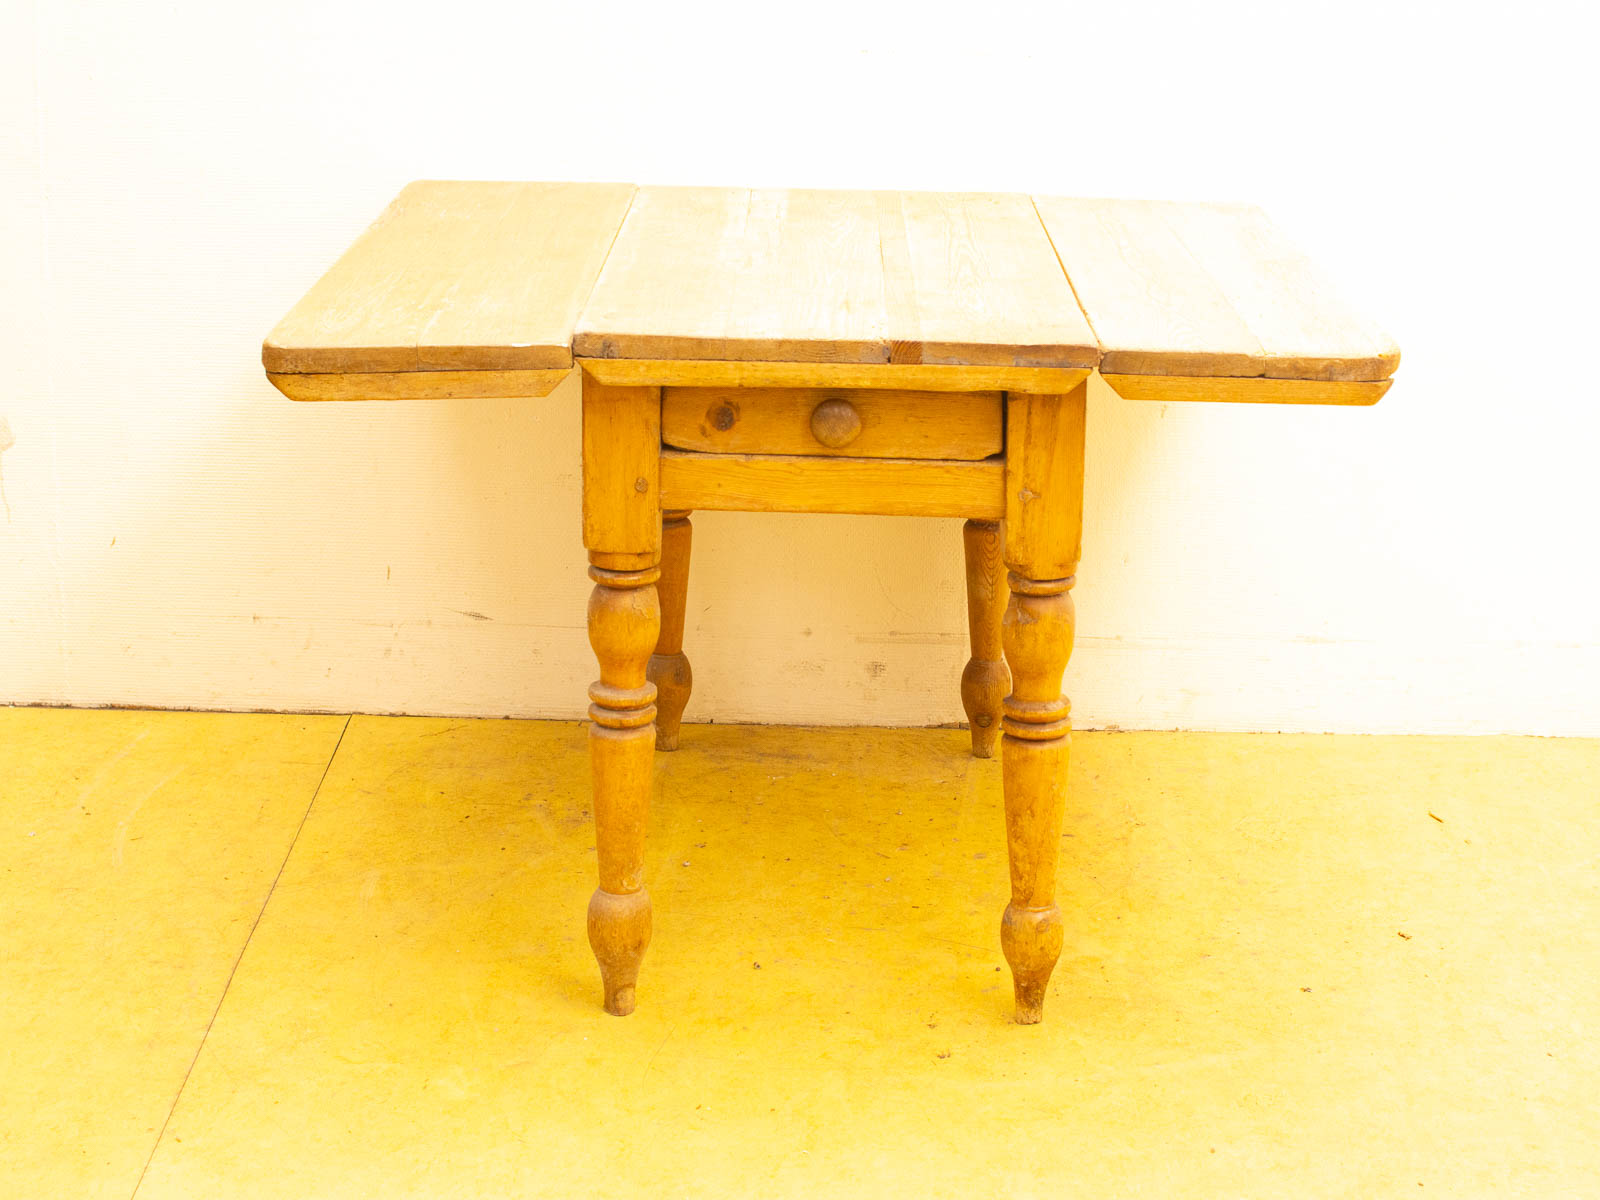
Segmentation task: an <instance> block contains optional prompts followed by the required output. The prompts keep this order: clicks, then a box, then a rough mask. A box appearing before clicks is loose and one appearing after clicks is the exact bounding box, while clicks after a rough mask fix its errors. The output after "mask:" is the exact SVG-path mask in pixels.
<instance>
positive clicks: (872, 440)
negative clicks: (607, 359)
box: [661, 387, 1004, 462]
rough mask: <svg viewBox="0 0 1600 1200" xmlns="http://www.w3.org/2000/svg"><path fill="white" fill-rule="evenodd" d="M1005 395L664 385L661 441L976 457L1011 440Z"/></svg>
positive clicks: (748, 449)
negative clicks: (1007, 432) (1006, 426)
mask: <svg viewBox="0 0 1600 1200" xmlns="http://www.w3.org/2000/svg"><path fill="white" fill-rule="evenodd" d="M1003 430H1004V407H1003V403H1002V400H1001V394H1000V393H999V392H914V391H900V390H888V389H884V390H879V389H873V388H692V387H668V388H662V389H661V440H662V442H663V443H665V444H666V445H668V446H672V447H675V448H677V449H679V450H699V451H707V452H711V453H722V454H828V455H842V456H846V457H850V458H934V459H955V460H959V461H969V462H970V461H976V460H978V459H982V458H989V457H990V456H992V455H995V454H999V453H1000V451H1001V449H1002V447H1003V446H1004V433H1003Z"/></svg>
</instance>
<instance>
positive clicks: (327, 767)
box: [129, 716, 351, 1200]
mask: <svg viewBox="0 0 1600 1200" xmlns="http://www.w3.org/2000/svg"><path fill="white" fill-rule="evenodd" d="M350 721H351V717H349V716H346V717H345V719H344V724H343V725H341V726H339V736H338V737H337V738H335V739H334V742H333V749H332V750H331V751H329V753H328V761H327V762H326V763H324V764H323V766H322V775H321V776H320V777H319V778H318V779H317V786H316V787H314V788H312V789H311V799H310V800H308V801H306V809H305V811H304V812H303V813H301V814H300V821H299V823H298V824H297V825H296V826H295V827H294V836H293V837H291V838H290V839H289V845H288V846H287V847H286V848H285V850H284V852H283V861H282V862H280V863H279V864H278V869H277V871H276V872H275V873H274V874H273V876H272V882H271V883H270V884H269V885H268V886H267V894H266V895H265V896H263V897H262V899H261V907H260V908H258V909H257V910H256V915H255V920H253V921H251V922H250V931H249V932H248V933H247V934H245V937H244V942H243V944H241V945H240V947H239V953H238V954H237V955H235V956H234V959H233V966H232V967H230V968H229V969H228V978H227V979H226V980H224V981H223V984H222V991H221V992H220V993H219V994H218V996H217V1003H216V1006H215V1007H214V1008H213V1009H212V1010H211V1017H210V1019H209V1020H207V1021H206V1027H205V1031H204V1032H203V1033H201V1035H200V1044H199V1045H197V1046H196V1047H195V1048H194V1057H193V1058H191V1059H190V1060H189V1066H188V1068H187V1069H186V1070H185V1071H184V1073H183V1080H182V1082H180V1083H179V1084H178V1087H177V1090H176V1091H175V1092H174V1093H173V1095H172V1104H171V1105H169V1106H168V1108H167V1115H166V1117H165V1118H164V1119H163V1120H162V1122H161V1128H160V1129H158V1130H157V1131H156V1136H155V1138H154V1139H153V1140H152V1141H151V1143H150V1153H149V1155H148V1156H147V1157H146V1158H145V1160H144V1166H143V1167H142V1168H140V1171H139V1178H138V1179H136V1180H135V1181H134V1184H133V1191H132V1192H130V1193H129V1200H134V1198H135V1197H137V1196H138V1194H139V1189H140V1188H141V1187H143V1186H144V1177H145V1176H146V1175H148V1174H149V1173H150V1164H151V1163H153V1162H154V1161H155V1158H156V1151H157V1150H159V1149H161V1142H162V1140H163V1139H164V1138H165V1137H166V1136H167V1126H169V1125H170V1124H172V1115H173V1114H174V1113H175V1112H177V1111H178V1102H179V1101H180V1100H182V1099H183V1093H184V1089H185V1088H187V1087H188V1086H189V1077H190V1076H191V1075H193V1074H194V1068H195V1065H196V1064H197V1063H198V1062H199V1061H200V1055H201V1054H202V1053H203V1052H204V1051H205V1048H206V1042H207V1041H208V1040H209V1039H210V1037H211V1030H212V1027H213V1026H214V1025H216V1023H217V1014H218V1013H220V1012H221V1011H222V1005H223V1003H224V1002H225V1001H226V1000H227V998H228V991H229V989H230V988H232V987H233V977H234V976H235V975H237V974H238V973H239V964H240V963H242V962H243V961H244V956H245V952H246V951H247V950H249V949H250V943H251V942H252V941H253V940H254V939H255V936H256V929H257V928H259V927H260V925H261V918H262V917H264V916H265V915H266V912H267V905H268V904H270V903H272V896H273V893H274V892H276V891H277V890H278V880H280V879H282V878H283V872H284V868H285V867H287V866H288V865H289V857H290V855H292V854H293V853H294V848H295V847H296V846H297V845H299V843H300V832H301V830H303V829H304V828H305V827H306V820H307V819H308V818H309V817H310V816H311V809H312V807H313V806H314V805H315V804H316V802H317V797H318V796H320V795H321V794H322V785H323V784H325V783H327V782H328V772H330V771H331V770H332V769H333V760H334V759H336V758H337V757H338V756H339V747H340V746H342V745H344V735H345V733H346V732H347V731H348V730H349V728H350Z"/></svg>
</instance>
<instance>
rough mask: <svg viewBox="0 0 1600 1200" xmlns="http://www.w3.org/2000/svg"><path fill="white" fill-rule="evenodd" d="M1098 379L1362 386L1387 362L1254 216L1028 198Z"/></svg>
mask: <svg viewBox="0 0 1600 1200" xmlns="http://www.w3.org/2000/svg"><path fill="white" fill-rule="evenodd" d="M1034 205H1035V207H1036V208H1037V209H1038V212H1039V217H1040V219H1041V220H1042V221H1043V222H1044V226H1045V228H1046V230H1048V232H1049V234H1050V238H1051V241H1052V242H1053V244H1054V245H1055V249H1056V253H1057V255H1058V256H1059V258H1060V261H1061V265H1062V267H1063V269H1064V270H1065V271H1066V274H1067V276H1068V278H1069V279H1070V280H1071V282H1072V286H1073V289H1074V291H1075V292H1076V293H1077V297H1078V300H1079V302H1080V303H1081V304H1082V306H1083V311H1084V313H1085V314H1086V315H1087V316H1088V318H1089V322H1090V324H1091V325H1092V326H1093V327H1094V330H1095V333H1096V335H1097V336H1098V338H1099V341H1100V346H1101V351H1102V357H1101V363H1100V367H1101V370H1102V371H1105V372H1107V373H1110V374H1130V375H1131V374H1151V375H1166V376H1185V375H1195V376H1210V375H1220V376H1233V377H1251V376H1264V377H1268V378H1277V379H1306V380H1326V381H1332V380H1345V381H1355V382H1372V381H1378V380H1382V379H1387V378H1388V377H1389V376H1390V375H1392V374H1393V373H1394V371H1395V369H1396V367H1398V365H1399V361H1400V354H1399V351H1398V349H1396V347H1395V345H1394V343H1393V341H1392V340H1390V339H1389V338H1388V337H1387V336H1386V335H1384V334H1383V333H1382V332H1381V331H1380V330H1378V329H1377V328H1376V327H1375V326H1373V325H1372V323H1371V322H1370V321H1368V320H1366V319H1365V318H1363V317H1361V316H1360V315H1359V314H1358V313H1356V312H1355V310H1353V309H1352V308H1351V307H1350V306H1349V305H1348V304H1347V303H1346V302H1345V301H1344V300H1343V299H1342V298H1341V297H1340V296H1339V295H1338V294H1337V292H1336V290H1335V289H1334V287H1333V286H1332V285H1331V284H1330V283H1329V282H1328V280H1327V279H1326V277H1325V276H1324V275H1323V274H1322V272H1321V271H1320V270H1318V269H1317V268H1316V267H1315V266H1314V265H1313V264H1312V263H1311V262H1310V260H1308V259H1307V258H1306V257H1305V255H1303V254H1302V253H1300V251H1298V250H1297V249H1295V247H1294V246H1293V245H1292V244H1291V243H1290V242H1289V241H1288V240H1287V239H1286V238H1285V237H1284V236H1283V234H1282V233H1281V232H1280V231H1279V230H1277V229H1276V228H1275V227H1274V226H1273V225H1272V223H1271V222H1270V221H1268V220H1267V218H1266V216H1265V215H1264V214H1263V213H1262V212H1261V211H1260V210H1259V209H1256V208H1251V207H1249V206H1245V205H1224V204H1176V203H1168V202H1157V201H1142V200H1084V199H1069V198H1064V197H1055V196H1035V197H1034Z"/></svg>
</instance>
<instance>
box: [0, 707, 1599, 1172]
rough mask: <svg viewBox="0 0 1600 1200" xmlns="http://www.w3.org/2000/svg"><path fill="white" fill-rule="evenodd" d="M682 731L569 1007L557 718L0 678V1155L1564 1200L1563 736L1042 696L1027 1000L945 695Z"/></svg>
mask: <svg viewBox="0 0 1600 1200" xmlns="http://www.w3.org/2000/svg"><path fill="white" fill-rule="evenodd" d="M683 745H684V749H683V750H682V751H680V752H679V753H678V754H676V755H670V756H666V755H664V756H661V757H660V759H659V764H660V765H659V781H658V782H659V791H658V794H657V799H656V805H655V809H654V812H653V814H652V827H651V842H650V852H649V858H648V870H649V874H650V880H651V890H652V893H653V895H654V898H655V908H656V924H655V940H654V943H653V945H652V947H651V950H650V953H649V955H648V956H647V958H646V960H645V971H644V975H643V978H642V980H641V986H640V1004H639V1011H638V1012H637V1013H636V1014H635V1015H634V1016H632V1017H629V1018H627V1019H625V1020H618V1019H616V1018H613V1017H608V1016H606V1015H605V1014H604V1013H602V1012H601V1011H600V1007H599V999H600V990H599V980H598V977H597V973H596V971H595V968H594V964H593V962H592V961H591V959H590V956H589V950H588V946H587V944H586V942H585V940H584V935H583V910H584V905H585V902H586V900H587V897H588V894H589V891H590V888H591V887H592V876H591V869H592V857H593V839H592V836H591V832H590V824H589V814H588V798H587V778H588V776H587V758H586V752H585V745H584V735H583V730H582V727H581V726H579V725H575V724H570V723H551V722H511V721H446V720H420V719H401V718H369V717H355V718H353V719H350V720H349V721H348V722H347V721H346V719H345V718H343V717H300V716H263V715H257V716H246V715H199V714H177V713H142V712H67V711H38V710H27V709H0V801H3V803H0V836H3V837H4V838H5V841H6V845H7V852H6V854H5V857H4V868H3V871H0V949H3V951H4V956H3V974H0V1012H3V1013H4V1017H5V1025H4V1032H3V1033H0V1066H3V1071H0V1179H3V1180H4V1184H3V1186H0V1191H3V1194H4V1195H6V1196H16V1197H28V1198H32V1197H56V1196H62V1197H66V1196H97V1197H98V1196H111V1197H118V1198H121V1200H126V1198H128V1197H130V1196H136V1197H137V1198H138V1200H157V1198H163V1197H185V1198H190V1197H257V1196H283V1197H297V1198H298V1197H347V1196H348V1197H374V1196H383V1197H385V1198H386V1200H391V1198H394V1197H408V1196H416V1197H440V1196H461V1197H483V1196H496V1197H499V1196H563V1197H564V1196H625V1195H637V1196H650V1197H671V1196H703V1195H712V1196H717V1195H729V1196H740V1197H744V1196H760V1197H772V1196H817V1195H846V1196H852V1195H888V1196H897V1195H907V1196H917V1197H934V1196H952V1197H988V1196H996V1197H1000V1196H1004V1197H1030V1196H1040V1197H1063V1196H1078V1195H1082V1196H1095V1197H1100V1196H1106V1197H1112V1196H1115V1197H1122V1196H1136V1195H1137V1196H1155V1197H1175V1196H1196V1197H1216V1196H1285V1197H1290V1196H1292V1197H1296V1198H1303V1197H1325V1196H1356V1197H1371V1196H1387V1195H1406V1196H1414V1195H1455V1196H1505V1195H1528V1196H1540V1197H1554V1196H1596V1195H1600V1047H1597V1039H1600V884H1597V874H1596V863H1597V858H1600V821H1597V820H1596V817H1597V815H1600V814H1597V810H1600V742H1594V741H1553V740H1540V739H1509V738H1507V739H1444V738H1368V737H1301V736H1293V737H1280V736H1243V735H1218V734H1171V733H1167V734H1114V733H1106V734H1094V733H1087V734H1079V735H1077V736H1076V738H1075V741H1074V760H1073V790H1072V796H1071V800H1070V802H1069V816H1068V823H1067V829H1068V831H1069V832H1068V834H1067V836H1066V837H1065V838H1064V839H1063V842H1062V849H1063V870H1062V877H1063V880H1064V881H1065V882H1064V888H1063V895H1062V901H1063V905H1062V907H1063V909H1064V911H1065V913H1066V920H1067V949H1066V951H1065V953H1064V954H1063V956H1062V961H1061V965H1060V966H1059V967H1058V968H1057V971H1056V975H1055V979H1054V981H1053V983H1052V985H1051V991H1050V999H1049V1003H1048V1006H1047V1010H1046V1018H1045V1023H1044V1024H1043V1025H1042V1026H1038V1027H1032V1028H1024V1027H1019V1026H1015V1025H1012V1024H1010V1023H1009V1014H1010V1006H1011V997H1010V985H1009V977H1008V975H1007V973H1006V971H1005V970H1004V969H1003V962H1002V959H1001V957H1000V951H999V943H998V930H997V926H998V920H999V914H1000V910H1001V907H1002V906H1003V904H1004V895H1005V886H1006V884H1005V878H1006V877H1005V848H1004V843H1003V840H1002V838H1001V819H1000V786H999V785H1000V779H999V768H998V764H997V763H993V762H976V761H974V760H972V759H971V758H969V757H967V755H966V753H965V746H966V735H965V734H964V733H962V732H959V731H956V730H892V731H885V730H794V729H777V728H750V727H740V728H729V727H709V726H696V727H691V728H688V729H686V731H685V734H684V738H683ZM336 747H337V749H336ZM1419 1185H1420V1187H1421V1189H1423V1190H1420V1191H1419Z"/></svg>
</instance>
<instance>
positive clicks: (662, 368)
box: [262, 181, 1399, 404]
mask: <svg viewBox="0 0 1600 1200" xmlns="http://www.w3.org/2000/svg"><path fill="white" fill-rule="evenodd" d="M575 357H577V358H583V359H585V360H587V362H586V369H587V370H590V371H591V373H594V374H595V375H596V376H597V377H598V378H600V379H601V380H602V381H603V382H607V383H613V384H619V385H621V384H630V383H633V384H649V385H658V386H659V385H665V384H672V385H689V386H696V385H699V386H730V387H813V386H838V387H889V388H910V389H920V390H946V391H961V390H975V389H1011V390H1026V391H1033V392H1040V393H1043V392H1058V393H1059V392H1065V391H1068V390H1070V388H1071V387H1072V386H1073V385H1074V384H1075V383H1076V379H1075V378H1072V377H1071V376H1070V373H1071V372H1073V371H1080V370H1087V369H1090V368H1098V369H1099V370H1100V371H1102V372H1103V373H1104V374H1105V375H1106V376H1107V378H1108V381H1109V382H1111V384H1112V386H1113V387H1114V388H1115V389H1116V390H1117V391H1118V392H1119V393H1120V394H1123V395H1125V396H1129V397H1135V396H1136V397H1138V398H1159V399H1169V400H1206V401H1213V400H1221V401H1244V402H1256V403H1288V404H1371V403H1375V402H1376V400H1377V398H1378V397H1380V396H1381V395H1382V394H1383V390H1384V389H1383V387H1382V386H1380V385H1381V384H1382V383H1383V382H1384V381H1385V380H1387V379H1388V378H1389V377H1390V376H1391V375H1392V374H1393V373H1394V371H1395V369H1396V368H1397V366H1398V363H1399V351H1398V349H1397V348H1396V347H1395V345H1394V343H1393V341H1392V340H1391V339H1389V338H1388V337H1387V336H1386V335H1384V334H1383V333H1382V332H1381V331H1380V330H1378V329H1377V328H1376V327H1375V326H1373V324H1372V323H1371V322H1370V321H1369V320H1367V319H1366V318H1365V317H1364V316H1362V315H1361V314H1360V313H1359V312H1357V311H1356V310H1354V309H1353V308H1351V307H1350V306H1349V305H1348V304H1347V303H1345V302H1344V300H1342V299H1341V298H1340V296H1339V295H1338V294H1337V291H1336V289H1335V288H1334V287H1333V286H1332V285H1331V284H1330V283H1329V282H1328V280H1327V279H1326V277H1325V276H1324V275H1323V273H1322V272H1321V271H1320V270H1319V269H1318V268H1317V267H1316V266H1315V265H1314V264H1313V263H1311V262H1310V261H1309V260H1308V259H1307V258H1306V256H1305V255H1304V254H1302V253H1301V252H1300V251H1299V250H1297V249H1296V248H1295V247H1294V245H1293V244H1292V243H1291V242H1290V241H1289V240H1288V239H1287V238H1286V237H1285V236H1284V235H1283V234H1282V233H1281V232H1280V231H1279V230H1278V229H1276V228H1275V227H1274V226H1273V225H1272V224H1271V222H1269V221H1268V220H1267V218H1266V217H1265V216H1264V215H1263V214H1262V213H1261V212H1260V210H1258V209H1255V208H1251V207H1248V206H1243V205H1226V204H1179V203H1169V202H1161V201H1146V200H1104V199H1074V198H1066V197H1054V196H1035V197H1032V198H1030V197H1026V196H1020V195H989V194H981V193H932V192H841V191H810V190H803V189H796V190H751V189H740V188H656V187H647V188H643V189H637V190H636V189H635V188H634V187H633V185H631V184H560V183H494V182H450V181H423V182H419V183H414V184H411V185H410V186H408V187H407V188H406V189H405V190H404V191H402V192H401V194H400V195H399V196H398V197H397V198H396V199H395V201H394V202H393V203H392V204H391V205H390V206H389V208H388V209H387V210H386V211H385V212H384V213H383V215H382V216H381V217H380V218H379V219H378V221H377V222H376V223H375V224H374V225H373V226H372V227H371V228H370V229H368V230H367V231H366V232H365V233H364V234H362V236H361V237H360V238H358V239H357V240H356V242H355V243H354V244H353V245H352V246H351V247H350V249H349V250H348V251H347V252H346V253H345V254H344V255H343V256H342V257H341V258H340V259H339V261H338V262H337V263H335V264H334V266H333V267H332V269H330V270H329V271H328V273H327V274H326V275H325V276H324V277H323V278H322V279H321V280H320V281H318V282H317V283H316V284H315V286H313V287H312V288H311V289H310V291H308V292H307V294H306V295H305V297H304V298H303V299H302V300H301V301H300V303H299V304H297V305H296V306H295V307H294V308H293V309H292V310H291V311H290V313H289V314H288V315H287V316H286V317H285V318H284V319H283V321H282V322H280V323H279V325H278V327H277V328H276V329H275V330H274V331H273V332H272V333H271V334H270V335H269V336H268V338H267V339H266V342H265V343H264V345H263V347H262V362H263V364H264V365H265V367H266V368H267V371H268V376H269V378H270V379H271V381H272V383H273V384H274V386H276V387H278V388H279V390H281V391H282V392H284V394H286V395H288V396H290V397H291V398H294V399H308V400H342V399H406V398H417V399H426V398H448V397H454V396H521V395H526V396H539V395H544V394H546V393H548V392H549V391H550V390H551V389H552V388H553V387H554V386H555V384H556V383H558V382H559V380H560V374H559V373H560V372H561V371H564V370H567V369H570V368H571V367H572V365H573V363H574V359H575ZM1187 379H1194V380H1218V381H1222V382H1218V383H1216V384H1211V383H1206V384H1198V383H1196V384H1192V385H1182V384H1176V383H1173V382H1170V381H1176V380H1187ZM1249 380H1260V381H1276V383H1277V384H1278V386H1267V385H1266V384H1264V383H1263V384H1259V385H1250V384H1248V383H1247V382H1246V381H1249ZM1142 381H1149V382H1142ZM1156 381H1162V382H1156ZM1313 385H1320V386H1313ZM1355 385H1361V386H1355Z"/></svg>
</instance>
